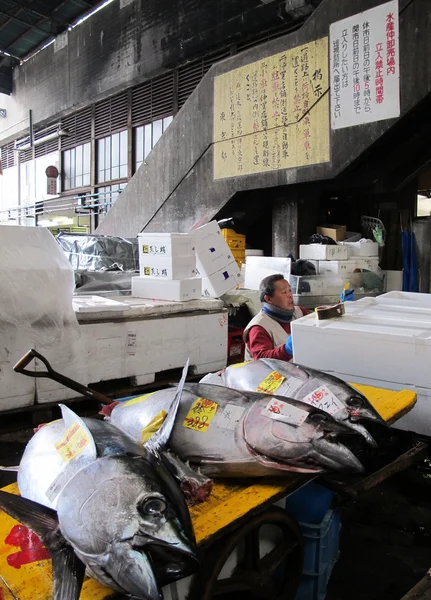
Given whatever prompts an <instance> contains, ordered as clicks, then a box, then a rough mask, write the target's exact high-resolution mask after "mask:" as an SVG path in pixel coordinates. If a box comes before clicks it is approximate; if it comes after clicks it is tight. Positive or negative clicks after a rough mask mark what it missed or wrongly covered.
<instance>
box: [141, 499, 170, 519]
mask: <svg viewBox="0 0 431 600" xmlns="http://www.w3.org/2000/svg"><path fill="white" fill-rule="evenodd" d="M141 510H142V512H143V513H144V514H145V515H149V516H155V515H161V514H162V513H164V512H165V510H166V502H165V501H164V500H162V499H161V498H148V499H147V500H144V502H143V503H142V509H141Z"/></svg>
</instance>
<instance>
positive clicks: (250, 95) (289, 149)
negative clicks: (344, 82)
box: [214, 38, 330, 179]
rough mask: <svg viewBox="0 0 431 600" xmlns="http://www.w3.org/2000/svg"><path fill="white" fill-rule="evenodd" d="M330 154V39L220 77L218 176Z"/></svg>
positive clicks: (296, 163)
mask: <svg viewBox="0 0 431 600" xmlns="http://www.w3.org/2000/svg"><path fill="white" fill-rule="evenodd" d="M329 159H330V124H329V63H328V38H322V39H320V40H315V41H313V42H310V43H308V44H304V45H303V46H298V47H296V48H292V49H290V50H286V51H285V52H279V53H278V54H274V55H273V56H269V57H267V58H265V59H263V60H259V61H256V62H254V63H251V64H249V65H246V66H244V67H240V68H238V69H234V70H233V71H229V72H227V73H224V74H223V75H219V76H217V77H215V79H214V178H215V179H222V178H225V177H235V176H238V175H249V174H253V173H262V172H267V171H274V170H278V169H288V168H292V167H300V166H305V165H313V164H317V163H323V162H327V161H329Z"/></svg>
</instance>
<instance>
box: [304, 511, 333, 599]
mask: <svg viewBox="0 0 431 600" xmlns="http://www.w3.org/2000/svg"><path fill="white" fill-rule="evenodd" d="M299 526H300V528H301V530H302V534H303V536H304V567H303V571H302V578H301V583H300V584H299V588H298V591H297V593H296V596H295V600H324V598H325V596H326V587H327V584H328V581H329V578H330V576H331V573H332V569H333V568H334V565H335V563H336V562H337V560H338V555H339V541H340V529H341V518H340V509H339V508H335V509H329V510H328V512H327V513H326V515H325V517H324V519H323V521H322V522H321V524H320V525H313V524H311V523H302V522H299Z"/></svg>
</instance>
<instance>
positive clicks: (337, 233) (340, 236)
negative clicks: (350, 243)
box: [317, 225, 346, 242]
mask: <svg viewBox="0 0 431 600" xmlns="http://www.w3.org/2000/svg"><path fill="white" fill-rule="evenodd" d="M317 233H320V234H321V235H327V236H328V237H330V238H332V239H333V240H334V241H335V242H342V241H343V240H345V239H346V226H345V225H320V226H319V227H318V228H317Z"/></svg>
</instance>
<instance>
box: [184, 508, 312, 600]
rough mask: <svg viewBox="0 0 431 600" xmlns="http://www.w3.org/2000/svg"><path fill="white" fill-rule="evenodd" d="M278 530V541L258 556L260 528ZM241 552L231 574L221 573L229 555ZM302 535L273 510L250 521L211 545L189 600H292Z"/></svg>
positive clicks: (299, 567)
mask: <svg viewBox="0 0 431 600" xmlns="http://www.w3.org/2000/svg"><path fill="white" fill-rule="evenodd" d="M266 525H271V526H274V527H276V528H277V529H279V530H280V531H279V533H280V534H281V536H280V538H281V539H280V541H279V542H278V543H277V545H275V546H274V547H273V548H272V549H271V550H270V551H269V552H268V553H267V554H265V555H264V556H261V541H262V538H261V533H262V528H263V527H264V526H266ZM240 545H243V546H244V547H245V548H244V552H243V554H242V558H241V560H240V562H238V564H237V565H236V567H235V568H234V570H233V571H232V573H231V574H230V575H229V576H227V577H223V574H222V570H223V567H224V566H225V565H226V563H227V561H228V559H229V557H230V556H231V554H232V552H234V551H235V550H236V549H237V548H238V546H240ZM302 560H303V549H302V534H301V530H300V529H299V526H298V524H297V522H296V521H295V520H294V519H293V518H292V517H291V516H290V515H289V514H287V513H286V512H285V511H284V510H283V509H281V508H277V507H273V508H270V509H269V510H267V511H265V512H263V513H262V514H259V515H257V516H256V517H253V518H251V519H250V520H249V521H247V523H245V524H244V525H242V526H241V527H240V528H239V529H237V530H236V531H234V532H233V533H232V534H231V535H229V536H228V537H226V538H223V539H221V540H220V541H219V542H216V543H215V544H214V545H212V546H211V547H210V548H209V549H208V550H207V552H206V553H205V556H204V558H203V560H202V566H201V570H200V573H199V574H198V575H197V576H196V577H195V579H194V581H193V584H192V586H191V589H190V595H189V598H190V600H198V599H199V600H210V599H214V600H233V599H235V600H243V599H244V600H245V599H247V600H293V598H294V597H295V594H296V590H297V588H298V585H299V582H300V578H301V573H302Z"/></svg>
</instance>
